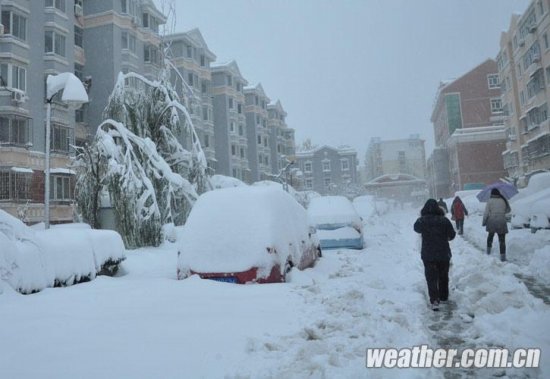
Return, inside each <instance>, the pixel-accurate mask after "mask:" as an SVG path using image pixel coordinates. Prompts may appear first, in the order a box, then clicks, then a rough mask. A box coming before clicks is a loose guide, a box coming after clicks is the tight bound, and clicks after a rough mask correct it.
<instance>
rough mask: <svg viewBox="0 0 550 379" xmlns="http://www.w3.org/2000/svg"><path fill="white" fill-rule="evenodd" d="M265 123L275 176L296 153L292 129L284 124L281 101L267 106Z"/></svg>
mask: <svg viewBox="0 0 550 379" xmlns="http://www.w3.org/2000/svg"><path fill="white" fill-rule="evenodd" d="M267 114H268V120H267V125H268V128H269V131H270V138H269V143H270V148H271V173H272V174H273V175H275V176H277V175H279V174H280V173H281V170H282V169H283V168H285V166H286V165H287V163H288V161H289V160H292V159H293V158H294V156H295V155H296V142H295V138H294V134H295V133H294V129H292V128H289V127H288V125H287V124H286V116H287V113H286V112H285V110H284V108H283V106H282V104H281V101H280V100H277V101H276V102H275V103H274V104H269V105H268V106H267Z"/></svg>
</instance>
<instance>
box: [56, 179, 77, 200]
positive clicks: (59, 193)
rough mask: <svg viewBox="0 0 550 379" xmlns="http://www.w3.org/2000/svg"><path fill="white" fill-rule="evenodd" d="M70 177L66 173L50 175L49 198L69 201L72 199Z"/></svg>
mask: <svg viewBox="0 0 550 379" xmlns="http://www.w3.org/2000/svg"><path fill="white" fill-rule="evenodd" d="M72 192H73V191H72V188H71V177H70V176H67V175H63V176H62V175H52V177H51V180H50V199H52V200H57V201H70V200H72V199H73V194H72Z"/></svg>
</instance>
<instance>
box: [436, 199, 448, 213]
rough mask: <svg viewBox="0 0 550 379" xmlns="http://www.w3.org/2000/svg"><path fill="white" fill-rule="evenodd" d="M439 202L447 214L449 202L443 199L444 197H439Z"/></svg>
mask: <svg viewBox="0 0 550 379" xmlns="http://www.w3.org/2000/svg"><path fill="white" fill-rule="evenodd" d="M437 204H438V205H439V206H440V207H441V209H443V210H444V211H445V214H447V213H448V212H449V208H447V203H446V202H445V200H443V198H442V197H440V198H439V201H438V202H437Z"/></svg>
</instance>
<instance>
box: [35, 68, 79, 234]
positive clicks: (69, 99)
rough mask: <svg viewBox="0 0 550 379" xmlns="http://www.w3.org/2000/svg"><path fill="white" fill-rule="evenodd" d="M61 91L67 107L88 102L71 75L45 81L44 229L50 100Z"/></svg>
mask: <svg viewBox="0 0 550 379" xmlns="http://www.w3.org/2000/svg"><path fill="white" fill-rule="evenodd" d="M59 91H63V94H62V95H61V101H62V102H64V103H67V104H68V105H69V106H73V107H75V108H79V107H80V106H81V105H82V104H84V103H87V102H88V94H87V93H86V89H85V88H84V85H83V84H82V82H81V81H80V79H78V78H77V77H76V76H75V75H74V74H73V73H71V72H63V73H61V74H58V75H48V78H47V79H46V152H45V158H44V159H45V161H46V162H45V167H44V176H45V181H44V223H45V225H46V229H49V228H50V135H51V116H52V100H53V98H54V96H55V95H56V94H57V93H58V92H59Z"/></svg>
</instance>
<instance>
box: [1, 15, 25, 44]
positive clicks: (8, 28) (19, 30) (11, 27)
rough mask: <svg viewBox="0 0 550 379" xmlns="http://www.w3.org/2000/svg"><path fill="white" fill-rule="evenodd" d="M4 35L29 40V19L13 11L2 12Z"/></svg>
mask: <svg viewBox="0 0 550 379" xmlns="http://www.w3.org/2000/svg"><path fill="white" fill-rule="evenodd" d="M2 25H4V34H9V35H12V36H14V37H16V38H18V39H20V40H22V41H26V40H27V18H26V17H24V16H22V15H20V14H18V13H15V12H13V11H2Z"/></svg>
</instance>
